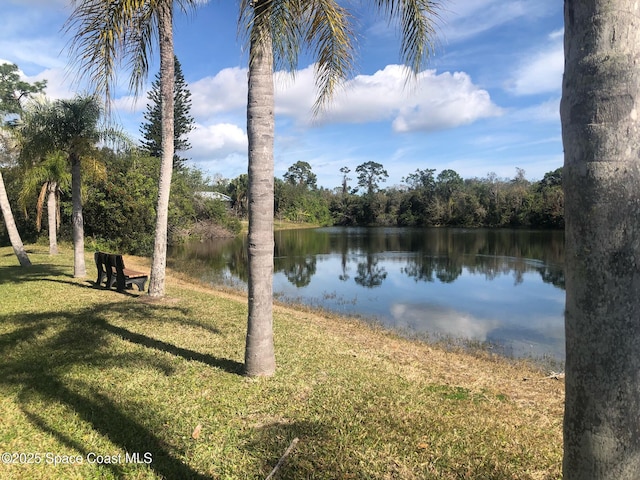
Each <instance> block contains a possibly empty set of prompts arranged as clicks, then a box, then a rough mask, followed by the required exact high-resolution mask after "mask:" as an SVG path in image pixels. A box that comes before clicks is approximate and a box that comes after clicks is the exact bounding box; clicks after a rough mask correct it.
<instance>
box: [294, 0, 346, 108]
mask: <svg viewBox="0 0 640 480" xmlns="http://www.w3.org/2000/svg"><path fill="white" fill-rule="evenodd" d="M302 3H303V5H304V6H306V10H305V12H304V13H303V18H304V19H305V20H306V21H307V23H308V26H307V28H306V30H305V37H304V41H305V43H306V44H307V45H309V46H310V47H311V49H312V52H313V54H314V57H315V58H316V67H315V69H316V86H317V87H318V98H317V99H316V101H315V103H314V106H313V112H314V115H317V114H318V113H319V112H320V111H321V110H322V109H323V108H324V107H325V106H326V105H327V104H328V102H329V100H330V98H331V97H332V96H333V94H334V92H335V90H336V87H337V86H338V85H339V84H341V83H342V82H344V81H345V80H346V79H347V78H348V77H349V75H350V74H351V73H352V71H353V64H354V55H353V36H354V34H353V30H352V27H351V20H352V17H351V15H350V14H349V12H348V11H347V10H346V9H344V8H343V7H342V6H341V5H340V4H339V3H338V2H337V1H334V0H313V1H310V2H302Z"/></svg>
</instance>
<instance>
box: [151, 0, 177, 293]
mask: <svg viewBox="0 0 640 480" xmlns="http://www.w3.org/2000/svg"><path fill="white" fill-rule="evenodd" d="M172 3H173V1H172V0H165V1H163V2H162V3H161V4H160V6H159V14H158V19H159V20H158V22H159V25H158V30H159V36H160V98H161V102H162V163H161V165H160V179H159V182H158V203H157V209H156V210H157V213H156V215H157V217H156V231H155V240H154V244H153V258H152V261H151V278H150V279H149V290H148V294H149V295H150V296H152V297H163V296H164V293H165V270H166V266H167V228H168V224H169V195H170V193H171V176H172V173H173V153H174V151H173V150H174V149H173V129H174V125H173V103H174V101H173V90H174V54H173V25H172V21H173V12H172Z"/></svg>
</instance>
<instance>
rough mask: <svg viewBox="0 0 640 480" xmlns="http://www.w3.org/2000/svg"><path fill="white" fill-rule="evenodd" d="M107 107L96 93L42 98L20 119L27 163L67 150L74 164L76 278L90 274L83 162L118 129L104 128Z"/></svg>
mask: <svg viewBox="0 0 640 480" xmlns="http://www.w3.org/2000/svg"><path fill="white" fill-rule="evenodd" d="M102 115H103V110H102V107H101V105H100V102H99V101H98V99H97V98H96V97H95V96H84V97H76V98H73V99H71V100H57V101H55V102H50V101H47V100H46V99H41V100H40V101H37V102H34V103H33V104H30V105H28V106H27V107H26V108H25V112H24V114H23V118H21V120H20V121H19V122H16V125H15V128H16V130H17V132H18V137H19V141H20V144H21V147H22V151H21V154H20V155H21V157H22V158H23V162H24V164H27V165H31V166H35V165H37V164H38V159H42V158H46V157H47V155H49V154H52V153H55V152H63V154H64V155H65V157H66V159H67V162H68V165H70V166H71V200H72V205H73V206H72V219H71V220H72V227H73V233H72V235H73V250H74V268H73V275H74V276H75V277H84V276H86V265H85V261H84V222H83V218H82V188H81V186H82V163H83V159H88V158H91V156H92V154H93V152H94V151H95V148H96V145H97V143H98V142H99V141H101V140H105V139H114V138H115V137H117V136H118V132H117V131H116V130H115V129H113V128H103V126H102V125H101V118H102Z"/></svg>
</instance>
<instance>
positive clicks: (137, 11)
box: [67, 0, 198, 297]
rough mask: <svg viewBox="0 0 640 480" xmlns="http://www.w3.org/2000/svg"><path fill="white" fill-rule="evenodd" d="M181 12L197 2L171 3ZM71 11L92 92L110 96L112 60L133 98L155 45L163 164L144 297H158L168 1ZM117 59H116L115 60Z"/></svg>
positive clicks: (168, 149) (70, 24)
mask: <svg viewBox="0 0 640 480" xmlns="http://www.w3.org/2000/svg"><path fill="white" fill-rule="evenodd" d="M176 3H177V4H178V5H179V6H180V7H181V8H182V9H183V10H186V9H188V8H193V7H195V6H196V4H197V3H198V1H197V0H176ZM73 4H74V6H75V8H74V11H73V13H72V14H71V17H70V18H69V20H68V21H67V30H68V31H73V33H74V38H73V40H72V43H71V49H72V50H73V51H75V52H77V53H78V55H77V56H76V58H77V63H78V67H79V71H80V72H81V76H83V77H85V78H87V79H88V80H89V81H90V82H91V83H92V84H93V85H94V87H95V89H96V92H100V93H104V95H105V97H106V98H107V100H109V99H110V98H111V95H112V86H113V84H114V82H115V77H116V60H117V59H118V60H122V59H124V60H125V61H126V62H128V64H129V66H130V67H131V78H130V86H131V89H132V90H133V91H134V92H135V94H136V95H137V94H138V93H139V92H140V90H141V88H142V86H143V82H144V79H145V78H146V77H147V74H148V70H149V68H148V67H149V64H148V58H149V55H150V54H151V53H152V51H153V46H154V43H155V41H156V40H157V42H158V44H159V46H160V99H161V104H162V114H161V115H162V143H161V145H162V160H161V165H160V178H159V180H158V203H157V209H156V212H157V218H156V230H155V240H154V247H153V258H152V262H151V278H150V279H149V289H148V294H149V295H150V296H152V297H162V296H164V292H165V270H166V264H167V228H168V219H169V195H170V191H171V177H172V173H173V155H174V145H173V137H174V118H173V110H174V98H173V91H174V80H175V78H174V70H175V66H174V51H173V4H174V1H173V0H120V1H118V2H107V1H104V0H74V2H73ZM119 57H121V58H119Z"/></svg>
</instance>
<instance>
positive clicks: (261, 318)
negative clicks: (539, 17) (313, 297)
mask: <svg viewBox="0 0 640 480" xmlns="http://www.w3.org/2000/svg"><path fill="white" fill-rule="evenodd" d="M375 4H376V6H377V7H378V9H380V10H381V11H382V12H383V13H384V14H386V15H387V16H388V17H389V18H390V19H399V20H400V25H401V30H402V44H401V53H402V57H403V60H404V61H405V63H406V64H407V65H408V66H409V67H410V70H411V71H413V72H414V73H417V72H419V71H420V69H421V66H422V64H423V61H424V60H425V59H426V58H427V57H428V55H429V53H430V52H431V46H432V43H431V40H432V38H433V35H434V23H433V20H434V18H435V12H436V5H435V4H434V3H433V2H432V1H431V0H413V1H406V2H405V1H402V2H400V1H395V0H386V1H385V0H377V1H376V2H375ZM241 25H247V27H248V30H249V32H248V37H249V80H248V81H249V93H248V104H247V136H248V140H249V150H248V157H249V168H248V171H249V239H248V240H249V241H248V244H249V246H248V249H249V278H248V287H249V298H248V307H249V313H248V320H247V338H246V349H245V372H246V374H247V375H250V376H258V375H260V376H262V375H272V374H273V373H274V371H275V353H274V346H273V315H272V301H273V299H272V293H273V286H272V280H273V279H272V277H273V249H274V239H273V205H274V180H273V171H274V167H273V138H274V128H275V118H274V110H275V109H274V87H273V70H274V60H275V61H276V62H279V63H282V64H284V65H285V66H287V67H288V68H290V69H294V68H295V66H296V64H297V59H298V52H299V50H300V47H301V45H303V44H305V45H308V46H310V47H311V51H312V53H313V54H315V56H316V58H317V63H316V69H315V74H316V84H317V87H318V90H319V94H318V98H317V100H316V102H315V104H314V112H316V113H317V112H319V111H320V110H321V109H322V108H323V107H324V106H326V104H327V102H328V100H329V99H330V97H331V95H332V94H333V92H334V91H335V89H336V87H337V86H338V85H339V83H340V82H341V81H342V80H344V79H345V78H346V77H347V76H348V74H349V73H350V72H351V68H352V60H353V55H352V43H353V42H352V30H351V27H350V15H349V13H348V11H347V10H345V9H344V8H343V7H341V6H340V4H339V2H338V1H336V0H312V1H310V0H242V1H241Z"/></svg>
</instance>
